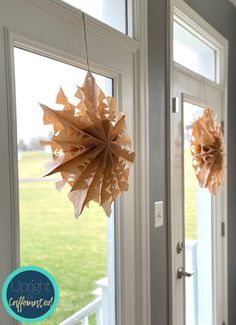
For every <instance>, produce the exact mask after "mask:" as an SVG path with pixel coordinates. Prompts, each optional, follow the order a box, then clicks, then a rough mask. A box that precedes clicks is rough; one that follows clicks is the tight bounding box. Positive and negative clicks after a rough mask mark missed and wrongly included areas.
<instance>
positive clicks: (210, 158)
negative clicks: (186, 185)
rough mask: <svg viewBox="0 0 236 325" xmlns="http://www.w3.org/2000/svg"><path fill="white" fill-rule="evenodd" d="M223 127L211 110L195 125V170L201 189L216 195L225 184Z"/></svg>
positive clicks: (193, 138) (192, 149)
mask: <svg viewBox="0 0 236 325" xmlns="http://www.w3.org/2000/svg"><path fill="white" fill-rule="evenodd" d="M222 137H223V135H222V127H221V125H220V124H218V123H217V121H216V119H215V117H214V115H213V112H212V110H211V109H206V110H205V111H204V113H203V115H202V116H201V117H200V118H199V119H198V120H197V121H195V122H194V123H193V126H192V139H191V153H192V156H193V161H192V163H193V168H194V170H195V174H196V177H197V179H198V183H199V185H200V187H205V188H208V190H209V191H210V193H212V194H214V195H215V194H216V192H217V190H218V189H219V188H220V186H221V185H222V184H223V181H224V174H225V165H224V149H223V139H222Z"/></svg>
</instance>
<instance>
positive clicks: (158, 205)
mask: <svg viewBox="0 0 236 325" xmlns="http://www.w3.org/2000/svg"><path fill="white" fill-rule="evenodd" d="M163 219H164V218H163V201H158V202H154V226H155V228H157V227H161V226H163V224H164V220H163Z"/></svg>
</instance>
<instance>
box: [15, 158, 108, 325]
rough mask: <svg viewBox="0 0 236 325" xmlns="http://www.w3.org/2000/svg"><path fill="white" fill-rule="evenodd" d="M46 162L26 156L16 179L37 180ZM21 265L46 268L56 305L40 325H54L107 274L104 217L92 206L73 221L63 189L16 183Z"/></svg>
mask: <svg viewBox="0 0 236 325" xmlns="http://www.w3.org/2000/svg"><path fill="white" fill-rule="evenodd" d="M45 159H46V156H45V154H44V153H42V152H31V153H30V152H27V153H24V154H23V155H22V159H21V160H20V161H19V176H20V178H21V179H22V178H38V177H41V176H42V173H43V169H44V162H45ZM19 187H20V191H19V192H20V237H21V239H20V242H21V248H20V251H21V265H22V266H25V265H36V266H40V267H43V268H45V269H46V270H47V271H49V272H50V273H51V274H52V275H53V276H54V277H55V279H56V281H57V283H58V286H59V295H60V298H59V304H58V307H57V309H56V311H55V312H54V313H53V315H52V316H51V317H50V318H48V319H47V320H45V321H43V322H41V323H42V324H44V325H56V324H59V323H60V322H61V321H63V320H64V319H66V318H67V317H69V316H70V315H72V314H73V313H74V312H76V311H78V310H79V309H80V308H82V307H84V306H85V305H86V304H88V303H89V302H91V301H92V300H93V299H94V298H93V296H92V295H91V291H92V290H93V289H94V288H95V281H97V280H99V279H101V278H103V277H104V276H106V274H107V270H106V267H107V264H106V259H107V257H106V256H107V247H106V220H107V219H106V216H105V215H104V212H103V210H102V209H101V208H100V207H99V206H97V205H95V204H93V205H92V207H91V209H89V210H87V211H85V212H84V213H83V215H82V216H81V217H80V218H79V219H78V220H76V219H75V218H74V214H73V205H72V204H71V202H70V201H69V199H68V198H67V192H68V188H67V189H66V190H63V191H62V192H57V191H56V189H55V185H54V182H41V181H37V182H20V185H19Z"/></svg>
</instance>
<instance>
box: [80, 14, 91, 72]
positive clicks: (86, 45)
mask: <svg viewBox="0 0 236 325" xmlns="http://www.w3.org/2000/svg"><path fill="white" fill-rule="evenodd" d="M82 17H83V26H84V42H85V50H86V59H87V67H88V72H90V68H89V57H88V43H87V32H86V25H85V15H84V12H83V11H82Z"/></svg>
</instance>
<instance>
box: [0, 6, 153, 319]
mask: <svg viewBox="0 0 236 325" xmlns="http://www.w3.org/2000/svg"><path fill="white" fill-rule="evenodd" d="M119 3H121V1H119ZM125 3H126V1H124V4H125ZM143 4H144V2H142V6H143ZM104 6H105V2H104ZM121 7H122V8H123V7H125V5H124V6H121ZM127 16H128V15H126V13H125V12H124V17H127ZM124 17H122V19H121V21H123V18H124ZM129 17H130V15H129ZM116 18H117V19H118V17H116ZM0 21H1V29H0V42H1V46H0V62H1V64H0V65H1V67H2V68H1V69H0V97H1V102H0V114H1V119H0V130H1V131H0V148H1V152H2V153H4V154H1V155H0V164H1V171H0V174H1V175H0V177H1V179H2V182H1V185H0V193H1V195H0V207H1V208H0V209H1V228H0V229H1V232H0V250H1V254H0V255H1V259H0V270H1V272H0V284H1V285H2V283H3V282H4V280H5V279H6V277H7V276H8V275H9V273H10V272H11V271H13V270H14V269H16V268H17V267H19V266H20V265H21V264H22V261H23V263H26V264H31V263H32V260H29V259H28V258H29V257H30V256H29V255H27V254H25V253H24V252H26V249H27V247H26V246H27V243H26V242H24V243H23V242H22V240H23V241H24V238H26V237H27V231H28V232H32V233H31V235H32V236H33V237H32V238H34V239H35V241H36V238H37V242H38V240H39V241H40V236H39V235H37V236H36V237H35V233H34V230H36V224H35V223H34V222H35V221H36V219H37V218H38V217H39V219H38V222H39V223H40V226H43V223H44V222H43V218H44V217H45V216H46V214H47V213H48V210H50V208H49V207H48V209H47V208H45V207H46V206H47V204H48V203H49V202H47V198H48V193H49V192H48V191H47V190H43V191H41V190H40V189H39V188H38V189H37V191H39V192H38V194H37V199H40V197H42V202H41V203H42V204H41V203H40V204H41V207H43V206H44V208H45V210H44V212H42V211H43V210H41V212H40V213H41V216H39V215H38V216H37V212H38V211H39V205H36V204H35V205H34V203H33V202H34V201H33V199H30V197H29V196H28V198H29V205H27V206H24V204H23V201H21V199H22V198H23V197H24V186H25V184H26V183H25V182H26V178H27V179H28V178H29V177H30V178H33V177H36V178H38V176H37V175H36V176H35V175H29V174H28V172H29V171H30V170H31V167H32V164H31V162H30V163H29V165H28V167H27V166H26V165H25V167H23V168H20V167H19V165H20V164H21V162H19V163H18V154H17V151H18V145H19V140H20V139H19V132H23V133H24V132H25V131H26V129H27V130H28V133H31V132H32V134H33V133H34V132H36V129H35V128H36V125H38V124H37V123H38V119H37V118H36V115H37V114H32V112H30V115H29V114H28V113H27V109H26V110H25V111H24V107H23V104H22V102H21V100H22V98H24V102H25V100H27V101H28V100H29V102H31V103H32V100H34V102H35V101H36V100H40V97H41V96H42V97H41V98H43V97H44V100H46V101H47V102H48V103H49V102H51V104H52V105H53V102H54V99H55V97H54V98H52V93H54V91H56V88H57V90H58V85H59V84H60V83H61V82H62V83H65V87H69V88H70V89H69V88H68V90H69V91H70V92H71V93H70V94H71V95H73V91H74V87H76V83H78V84H79V85H81V81H82V80H83V76H84V75H85V72H86V69H87V63H86V54H85V53H86V51H85V43H84V30H83V23H82V15H81V12H80V11H79V10H77V9H75V8H73V7H71V6H69V5H67V4H65V3H64V2H62V1H59V0H39V1H38V0H37V1H34V0H27V1H25V0H22V1H21V0H11V1H7V2H1V3H0ZM130 24H131V22H129V25H130ZM125 25H128V22H127V21H126V22H125ZM86 27H87V45H88V52H89V63H90V69H91V71H92V72H93V73H94V74H96V78H97V81H98V84H99V85H100V87H101V88H102V89H103V90H104V91H105V92H106V93H107V94H113V95H114V97H115V98H116V101H117V105H118V110H121V111H123V112H124V113H125V114H126V120H127V127H128V129H129V134H130V136H131V139H132V142H133V144H134V151H136V162H135V166H134V167H133V169H132V170H131V174H130V179H129V185H130V188H129V191H128V192H127V193H125V195H123V196H122V197H121V198H120V199H119V200H117V202H116V203H115V208H114V215H115V227H113V224H112V223H110V224H109V226H108V229H107V231H108V233H109V236H110V235H111V234H112V236H110V237H109V238H108V240H109V241H110V246H109V248H110V249H111V251H112V247H113V246H115V250H114V251H112V252H110V253H108V260H109V261H108V264H109V265H110V267H109V270H111V276H110V280H111V287H113V286H115V299H114V291H112V290H111V291H110V292H109V293H108V297H109V296H110V301H112V302H114V304H115V305H113V306H112V308H111V309H109V310H108V311H107V314H109V315H110V314H112V315H113V316H112V315H111V316H108V317H111V318H109V319H110V320H108V322H109V325H110V323H111V324H112V325H113V324H122V325H125V324H129V325H132V324H135V325H136V324H139V322H140V324H141V323H142V324H143V323H147V324H148V321H146V320H147V319H148V317H149V313H148V305H147V304H146V303H145V304H143V303H142V300H143V299H144V301H147V300H148V285H147V283H148V276H149V273H148V268H147V269H146V266H147V265H148V256H147V255H146V252H147V249H146V247H145V245H146V243H147V240H146V236H147V233H145V230H147V229H149V227H148V222H147V221H146V219H147V218H145V217H144V218H141V215H142V214H143V213H144V211H145V215H146V210H147V203H146V202H148V199H147V194H146V193H147V189H146V185H145V182H143V181H142V184H143V185H142V186H139V182H140V181H139V179H141V177H140V174H143V175H144V174H146V171H145V168H146V167H147V166H146V167H144V165H145V164H143V163H142V164H141V157H142V155H143V153H142V152H143V150H145V147H144V148H143V149H142V148H141V147H142V146H141V145H140V143H141V142H142V143H145V141H146V140H145V139H146V138H145V137H146V134H145V132H146V131H139V132H137V130H142V129H143V130H145V128H143V127H142V125H143V124H144V125H145V123H146V122H145V118H144V116H145V106H144V102H145V96H146V95H145V92H144V91H143V89H144V88H145V87H144V88H143V87H142V86H141V81H140V83H139V82H137V78H136V76H138V75H139V74H140V73H141V74H143V70H142V68H141V66H142V64H143V63H142V64H141V60H142V62H144V61H143V57H142V55H143V54H142V53H141V52H140V46H139V41H140V40H134V39H132V38H131V37H128V36H127V35H125V34H122V33H120V32H118V31H116V30H114V29H113V28H111V27H109V26H108V25H105V24H104V23H102V22H99V21H97V20H96V19H94V18H93V17H91V16H88V15H86ZM126 27H127V26H125V27H124V28H123V29H122V30H127V28H126ZM119 29H121V28H119ZM134 32H135V31H134ZM137 35H138V34H137ZM137 37H138V36H137ZM20 56H24V59H23V60H19V58H20ZM27 58H28V59H27ZM139 58H140V61H139ZM37 60H38V61H37ZM32 62H35V64H32ZM37 62H39V63H38V64H39V65H38V64H37ZM44 63H45V65H44ZM41 64H42V65H41ZM39 66H41V68H39ZM43 66H44V67H43ZM47 67H48V68H47ZM32 69H35V73H32ZM37 69H38V73H39V74H38V76H39V75H41V77H42V75H44V77H45V81H43V80H42V83H43V85H42V87H41V86H40V85H39V84H38V79H37ZM24 70H25V71H27V73H25V74H24ZM63 71H64V72H63ZM30 75H31V77H32V79H31V77H30ZM24 78H26V79H25V81H24ZM30 80H31V81H30ZM60 80H61V81H60ZM142 82H144V81H142ZM36 85H37V86H36ZM35 86H36V87H35ZM31 87H32V88H34V87H35V88H34V90H32V91H31V90H30V89H31ZM36 88H37V89H36ZM27 92H29V96H27ZM55 95H56V93H54V96H55ZM45 96H46V97H45ZM36 98H37V99H36ZM20 102H21V106H20V107H17V106H19V103H20ZM29 102H28V103H29ZM25 104H26V102H25ZM21 107H22V109H21ZM19 110H21V112H20V114H18V113H19ZM143 114H144V115H143ZM141 116H142V119H141V118H140V117H141ZM24 119H25V121H27V122H25V124H24ZM30 120H31V123H30ZM29 125H30V126H29ZM17 127H18V130H17ZM37 128H38V130H40V127H38V126H37ZM17 132H18V135H17ZM23 133H22V134H23ZM137 134H138V137H137ZM26 136H27V135H26ZM21 146H23V147H24V141H23V142H22V141H21ZM140 148H141V149H140ZM136 149H138V150H136ZM19 157H20V156H19ZM31 157H32V155H31ZM40 159H41V156H40V155H38V156H37V155H36V157H35V160H34V162H35V163H36V164H38V163H40ZM22 162H23V159H22ZM37 168H38V167H37ZM40 168H41V167H40ZM38 171H39V169H38ZM24 175H25V176H24ZM22 180H23V182H22ZM31 183H32V184H31V185H30V188H31V190H30V191H28V194H27V195H30V194H33V192H32V189H33V187H37V184H36V183H37V180H33V181H32V179H31ZM45 184H46V183H45ZM26 187H27V186H26ZM43 187H45V186H43ZM25 193H26V192H25ZM59 197H60V198H61V196H58V197H57V198H56V197H55V200H54V204H55V202H56V200H58V202H57V205H58V206H59V205H60V204H61V200H64V199H65V200H67V198H66V196H64V198H63V199H59ZM49 201H50V200H49ZM142 202H143V203H142ZM37 204H38V203H37ZM50 206H51V204H50ZM27 209H28V211H26V210H27ZM65 209H67V208H65V207H63V208H62V206H61V208H60V210H61V211H66V210H65ZM29 210H31V211H32V212H31V213H32V214H35V219H33V218H31V221H32V224H31V225H28V226H29V228H28V230H27V228H26V227H24V232H22V231H21V229H23V228H21V227H22V226H23V225H24V220H26V219H25V216H26V215H27V213H28V212H29ZM71 212H72V213H71V214H70V215H67V218H74V217H73V211H72V210H71ZM96 217H97V218H104V217H105V216H104V215H103V216H101V215H99V214H96V215H95V214H94V215H93V217H92V219H93V218H95V219H96ZM22 218H23V219H22ZM95 219H94V220H95ZM59 223H60V222H59ZM67 226H68V224H67V225H66V224H65V229H64V231H65V230H66V227H67ZM90 226H91V229H93V227H94V225H93V224H90ZM76 227H79V224H78V223H77V225H75V226H74V227H73V226H70V231H76ZM72 228H74V229H72ZM114 228H115V230H114ZM102 229H103V232H104V233H105V230H104V224H103V225H102ZM54 230H55V231H57V230H56V228H54ZM64 231H62V236H63V232H64ZM91 231H96V230H91ZM99 231H100V228H98V229H97V232H98V233H99ZM57 232H58V231H57ZM137 232H138V233H139V234H140V236H139V238H137V236H136V234H137ZM71 234H72V233H71ZM77 234H78V233H77ZM74 235H75V233H74ZM90 235H91V233H90ZM59 237H60V236H59ZM59 237H58V238H59ZM86 237H88V236H86ZM61 239H62V238H61ZM56 241H57V239H56V238H55V240H54V242H55V243H56ZM75 242H76V237H75ZM114 242H115V245H114ZM22 243H23V244H22ZM21 245H23V246H21ZM67 248H68V250H69V251H71V250H72V249H73V250H74V249H75V250H76V248H75V246H74V248H72V247H67ZM85 248H86V247H85ZM64 249H66V244H65V247H64V246H63V245H62V246H60V249H59V250H58V246H57V247H56V245H55V247H54V248H52V251H54V255H55V252H57V254H58V259H57V261H56V263H57V264H58V263H59V264H60V263H61V265H63V264H66V263H67V262H66V261H65V260H64V261H63V260H61V259H60V256H59V255H60V254H59V252H60V251H62V250H64ZM103 249H104V248H103V247H101V250H103ZM141 252H142V253H141ZM22 254H23V255H24V256H23V255H22ZM21 255H22V256H21ZM33 255H35V254H33ZM94 255H95V254H94ZM114 256H115V257H114ZM34 257H35V256H34ZM40 258H41V260H43V258H45V256H43V254H42V251H41V253H40ZM27 259H28V260H27ZM143 260H146V261H147V263H144V265H145V267H144V265H143ZM51 262H52V263H51V264H55V263H54V262H55V261H53V260H52V261H51ZM59 264H58V269H60V265H59ZM41 266H42V267H43V264H41ZM114 266H115V267H114ZM88 268H89V265H88ZM112 268H113V269H114V268H115V270H114V272H113V271H112ZM74 269H75V273H74V274H76V268H74ZM140 270H143V272H141V271H140ZM108 272H109V271H108ZM66 273H67V272H65V274H66ZM67 274H68V273H67ZM84 274H85V275H84V276H85V278H84V280H83V281H84V282H86V279H87V278H86V272H85V273H84ZM62 279H63V276H62ZM98 280H99V278H98ZM66 282H67V280H66V279H65V282H64V283H63V286H64V288H65V290H64V289H63V290H64V291H63V295H64V297H66V287H65V286H66V285H67V284H66ZM67 283H68V287H69V286H70V287H72V289H73V290H74V288H73V285H72V284H71V283H70V281H68V282H67ZM137 284H139V285H138V287H137ZM97 285H98V287H99V289H100V290H99V292H100V291H101V290H103V287H104V282H99V283H97ZM59 290H60V288H59ZM97 294H98V291H96V292H94V296H95V297H97ZM63 295H62V296H63ZM78 296H79V293H78ZM145 297H146V298H145ZM77 298H78V297H77V293H76V292H74V294H73V296H69V300H70V299H72V300H73V301H75V302H76V299H77ZM66 299H67V298H66ZM138 306H143V309H142V308H138ZM81 307H82V306H81ZM106 308H107V307H106ZM142 310H143V311H142ZM73 313H74V311H73V312H72V314H73ZM114 315H116V317H115V316H114ZM52 317H53V316H52ZM67 317H68V315H67V316H66V317H65V318H67ZM104 317H105V316H104ZM103 319H104V318H103ZM52 321H53V320H52ZM62 321H64V319H61V318H60V319H54V324H55V323H58V322H62ZM83 321H84V322H87V319H84V320H83ZM0 323H1V324H4V325H10V324H16V322H15V321H14V320H13V319H12V318H11V317H10V316H9V315H8V314H7V312H6V311H5V309H4V307H3V306H2V304H0ZM92 324H94V323H93V321H92ZM104 324H105V323H104Z"/></svg>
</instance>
